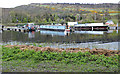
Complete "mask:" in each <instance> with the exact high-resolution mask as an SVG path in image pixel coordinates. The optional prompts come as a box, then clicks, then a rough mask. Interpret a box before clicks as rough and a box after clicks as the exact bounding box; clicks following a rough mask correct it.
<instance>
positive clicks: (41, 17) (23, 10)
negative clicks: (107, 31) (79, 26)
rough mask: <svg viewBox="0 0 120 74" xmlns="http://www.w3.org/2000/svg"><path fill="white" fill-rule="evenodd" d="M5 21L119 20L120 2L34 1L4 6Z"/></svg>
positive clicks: (82, 21)
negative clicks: (119, 3)
mask: <svg viewBox="0 0 120 74" xmlns="http://www.w3.org/2000/svg"><path fill="white" fill-rule="evenodd" d="M3 14H4V15H3V19H4V20H3V23H27V22H34V23H37V24H38V23H53V22H54V23H67V22H68V21H71V22H73V21H78V22H79V23H85V22H105V21H107V20H109V19H113V21H114V20H115V22H117V16H118V4H113V3H103V4H80V3H74V4H73V3H32V4H29V5H21V6H18V7H15V8H11V9H9V8H8V9H6V8H3Z"/></svg>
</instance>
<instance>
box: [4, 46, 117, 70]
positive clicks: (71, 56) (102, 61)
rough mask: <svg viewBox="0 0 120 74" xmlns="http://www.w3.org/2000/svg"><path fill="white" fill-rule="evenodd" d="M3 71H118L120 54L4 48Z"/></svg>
mask: <svg viewBox="0 0 120 74" xmlns="http://www.w3.org/2000/svg"><path fill="white" fill-rule="evenodd" d="M2 51H3V52H2V65H3V72H29V71H30V72H118V55H117V54H116V55H114V56H110V57H106V56H104V55H91V54H90V53H89V52H85V53H82V52H78V53H67V52H61V53H59V52H49V51H45V52H41V51H38V52H35V51H34V50H28V49H26V50H24V51H22V50H20V49H19V48H18V47H14V48H7V47H4V46H3V48H2Z"/></svg>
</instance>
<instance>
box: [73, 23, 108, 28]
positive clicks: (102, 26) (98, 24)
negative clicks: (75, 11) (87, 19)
mask: <svg viewBox="0 0 120 74" xmlns="http://www.w3.org/2000/svg"><path fill="white" fill-rule="evenodd" d="M74 29H75V30H107V29H108V26H107V25H103V23H85V24H76V25H74Z"/></svg>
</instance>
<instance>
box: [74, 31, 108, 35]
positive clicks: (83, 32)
mask: <svg viewBox="0 0 120 74" xmlns="http://www.w3.org/2000/svg"><path fill="white" fill-rule="evenodd" d="M104 32H106V31H75V33H80V34H104Z"/></svg>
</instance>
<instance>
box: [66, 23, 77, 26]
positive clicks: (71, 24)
mask: <svg viewBox="0 0 120 74" xmlns="http://www.w3.org/2000/svg"><path fill="white" fill-rule="evenodd" d="M75 24H78V22H68V26H74V25H75Z"/></svg>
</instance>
